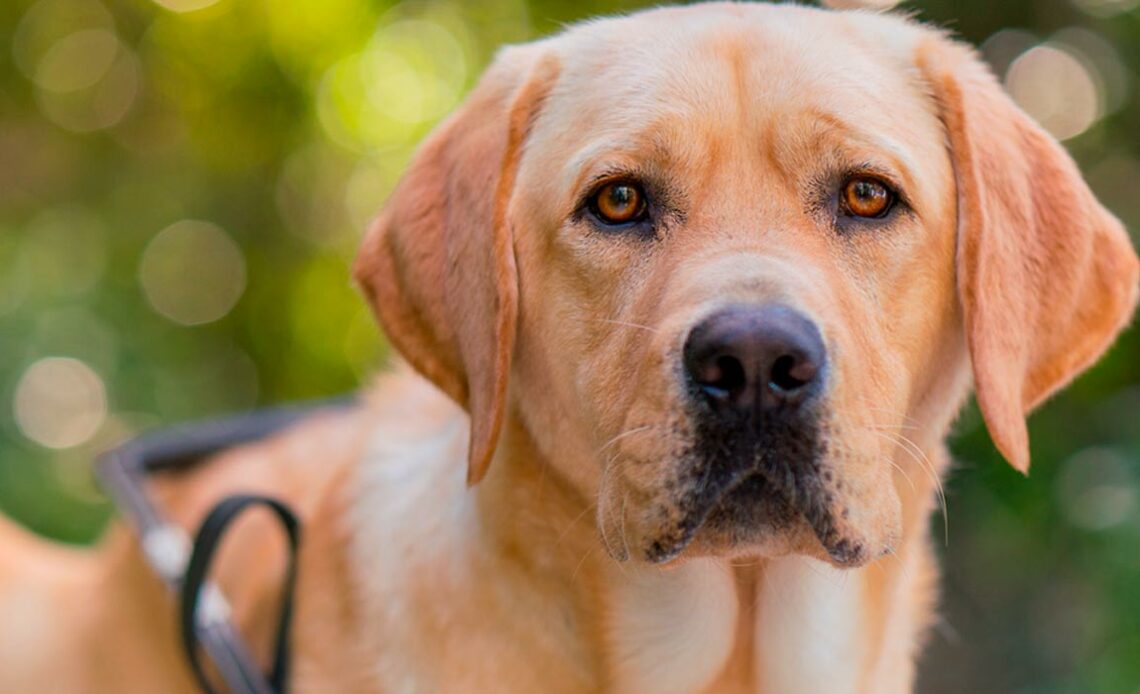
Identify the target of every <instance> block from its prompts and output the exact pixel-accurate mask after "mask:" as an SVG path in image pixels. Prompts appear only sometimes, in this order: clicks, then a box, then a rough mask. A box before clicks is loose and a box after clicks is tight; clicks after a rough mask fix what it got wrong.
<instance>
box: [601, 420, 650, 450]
mask: <svg viewBox="0 0 1140 694" xmlns="http://www.w3.org/2000/svg"><path fill="white" fill-rule="evenodd" d="M656 428H657V425H656V424H643V425H641V426H639V427H634V428H632V429H628V430H626V431H623V432H621V433H620V434H618V435H617V436H614V437H613V438H611V439H610V440H609V441H607V442H606V444H605V445H604V446H602V447H601V448H599V449H598V454H599V455H600V454H602V453H604V452H605V451H606V449H607V448H609V447H610V446H612V445H614V444H615V443H617V442H618V441H620V440H622V439H624V438H625V437H627V436H633V435H634V434H640V433H641V432H643V431H649V430H650V429H656Z"/></svg>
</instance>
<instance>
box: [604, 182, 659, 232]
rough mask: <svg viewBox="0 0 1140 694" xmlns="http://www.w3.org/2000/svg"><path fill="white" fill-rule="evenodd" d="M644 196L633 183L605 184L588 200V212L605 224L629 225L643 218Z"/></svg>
mask: <svg viewBox="0 0 1140 694" xmlns="http://www.w3.org/2000/svg"><path fill="white" fill-rule="evenodd" d="M645 207H646V206H645V194H644V193H642V191H641V188H640V187H638V186H637V185H636V184H634V183H628V182H615V183H607V184H606V185H604V186H602V187H601V188H599V189H598V192H596V193H594V196H593V197H592V198H591V199H590V210H591V211H592V212H593V213H594V216H596V217H597V218H598V219H599V220H601V221H602V222H604V223H605V224H614V225H617V224H629V223H630V222H636V221H639V220H640V219H642V218H644V217H645Z"/></svg>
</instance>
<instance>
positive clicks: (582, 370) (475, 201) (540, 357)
mask: <svg viewBox="0 0 1140 694" xmlns="http://www.w3.org/2000/svg"><path fill="white" fill-rule="evenodd" d="M1137 268H1138V264H1137V259H1136V256H1135V254H1134V252H1133V250H1132V248H1131V246H1130V243H1129V241H1128V238H1127V235H1126V233H1125V232H1124V230H1123V229H1122V227H1121V225H1120V224H1119V222H1117V220H1116V219H1115V218H1114V217H1113V216H1112V215H1111V214H1109V213H1108V212H1107V211H1105V210H1104V209H1103V208H1102V207H1101V206H1100V205H1099V203H1098V202H1097V201H1096V200H1095V199H1094V197H1093V195H1092V194H1091V193H1090V191H1089V190H1088V188H1087V187H1086V185H1085V184H1084V182H1083V181H1082V180H1081V177H1080V174H1079V172H1078V171H1077V169H1076V167H1075V166H1074V164H1073V162H1072V161H1071V160H1070V159H1069V157H1068V156H1067V155H1066V154H1065V152H1064V150H1063V149H1062V148H1061V147H1060V146H1059V145H1058V144H1057V143H1056V142H1055V141H1054V140H1053V139H1052V138H1050V137H1049V136H1048V135H1047V134H1045V133H1044V132H1043V131H1042V130H1041V129H1040V128H1039V127H1038V126H1037V125H1035V124H1034V123H1032V122H1031V121H1030V120H1029V119H1028V118H1027V117H1026V116H1025V115H1024V114H1023V113H1022V112H1020V111H1019V110H1018V109H1017V107H1016V106H1015V105H1014V104H1013V103H1012V102H1011V101H1010V100H1009V99H1008V98H1007V97H1006V95H1005V94H1004V93H1003V92H1002V90H1001V88H1000V87H999V86H998V84H997V83H996V82H995V81H994V79H993V78H992V76H990V74H989V73H988V71H987V70H986V68H984V67H983V66H982V65H981V64H980V63H979V62H978V60H977V59H976V58H975V57H974V56H973V55H972V54H971V53H970V51H969V50H968V49H966V48H965V47H963V46H960V45H958V44H956V43H954V42H952V41H950V40H948V39H946V38H945V37H943V36H942V35H940V34H938V33H936V32H934V31H931V30H928V29H925V28H923V27H921V26H919V25H917V24H914V23H912V22H909V21H906V20H903V19H899V18H895V17H890V16H882V15H872V14H865V13H854V14H850V13H837V12H826V11H821V10H814V9H808V8H802V7H794V6H767V5H745V4H716V5H704V6H697V7H692V8H685V9H666V10H654V11H650V12H646V13H642V14H636V15H633V16H629V17H625V18H619V19H610V20H604V21H599V22H594V23H589V24H585V25H582V26H579V27H577V28H573V29H571V30H569V31H567V32H566V33H564V34H562V35H560V36H558V37H555V38H552V39H549V40H545V41H541V42H538V43H534V44H530V45H527V46H522V47H516V48H510V49H507V50H505V51H504V52H503V53H502V54H501V55H500V56H499V58H498V59H497V60H496V62H495V63H494V65H493V66H492V67H491V68H490V69H489V70H488V72H487V74H486V75H485V76H484V77H483V79H482V81H481V82H480V83H479V86H478V87H477V88H476V89H475V91H474V92H473V94H472V95H471V96H470V98H469V99H468V101H467V102H466V103H465V104H464V106H463V107H462V108H461V109H460V110H459V111H458V112H457V113H455V114H454V115H453V116H452V117H451V118H450V119H449V120H448V121H447V122H445V123H444V124H443V125H441V126H440V127H439V128H438V129H437V130H436V132H435V133H434V134H433V135H432V136H431V137H430V138H429V139H428V140H427V142H425V143H424V145H423V146H422V148H421V149H420V151H419V153H418V154H417V156H416V158H415V160H414V162H413V163H412V165H411V168H410V170H409V172H408V174H407V175H406V177H405V179H404V180H403V182H402V183H401V184H400V185H399V187H398V188H397V190H396V191H395V193H394V194H393V195H392V198H391V200H390V201H389V202H388V205H387V206H386V207H385V209H384V210H383V212H382V214H381V215H380V217H379V219H378V220H377V222H376V223H375V225H374V226H373V228H372V230H371V232H370V234H369V235H368V237H367V239H366V240H365V242H364V246H363V249H362V251H361V255H360V258H359V260H358V263H357V266H356V271H357V277H358V279H359V281H360V283H361V284H362V285H363V287H364V289H365V291H366V293H367V295H368V296H369V298H370V299H371V300H372V302H373V303H374V305H375V308H376V311H377V314H378V315H379V318H380V320H381V321H382V323H383V324H384V326H385V328H386V330H387V332H388V335H389V336H390V338H391V340H392V342H393V343H394V344H395V346H396V347H397V348H398V349H399V350H400V351H401V352H402V353H403V354H404V356H405V357H406V358H407V359H408V360H409V361H410V362H411V363H412V364H413V365H414V366H415V367H416V368H417V369H418V370H419V371H420V372H422V373H423V374H425V375H426V376H427V377H428V378H430V379H431V380H432V381H434V382H435V383H436V384H437V385H438V386H439V387H440V388H441V389H442V390H444V391H445V392H447V393H448V394H449V395H450V396H451V397H453V398H454V399H455V400H457V401H458V402H459V403H461V404H462V405H463V406H464V407H466V408H467V410H468V411H469V412H470V414H471V423H472V428H471V447H470V461H469V480H470V481H471V482H475V481H477V480H479V479H480V478H481V477H482V475H483V474H484V472H485V471H486V470H487V468H488V465H489V464H490V462H491V459H492V458H493V457H494V454H495V450H496V445H497V441H498V438H499V431H500V429H501V427H502V424H503V422H504V419H505V418H507V417H510V418H513V419H515V420H517V422H518V423H519V424H520V426H521V427H522V428H523V430H525V431H526V432H528V434H529V436H530V437H531V439H533V442H534V444H535V445H536V447H537V449H538V451H539V452H540V455H541V456H542V457H544V458H546V459H547V460H549V461H551V464H553V465H554V466H556V467H557V472H558V473H560V474H561V475H562V476H563V477H564V478H565V479H567V480H569V481H570V482H571V483H572V484H573V485H575V486H576V487H577V488H578V489H580V490H581V491H583V492H584V493H587V494H590V495H596V498H597V499H598V522H599V525H600V529H601V531H602V532H601V534H602V536H603V538H604V539H605V542H606V545H607V547H608V549H609V550H610V552H611V554H613V555H614V556H615V557H619V558H624V557H627V556H633V557H636V558H641V559H645V560H648V561H652V562H662V561H666V560H669V559H671V558H673V557H675V556H677V555H679V554H680V553H682V552H683V551H684V552H686V554H699V553H714V554H719V555H730V554H743V553H753V554H755V553H761V554H777V553H788V552H799V553H805V554H809V555H812V556H816V557H819V558H823V559H826V560H829V561H831V562H833V563H835V564H837V565H841V566H854V565H859V564H861V563H864V562H866V561H868V560H870V559H873V558H875V557H877V556H879V555H881V554H883V553H884V552H887V551H890V549H891V548H892V546H893V545H894V544H895V543H896V542H897V541H898V540H899V536H900V532H901V527H902V520H901V516H902V509H901V504H900V489H899V488H898V487H897V486H896V485H897V484H898V481H899V480H901V479H903V478H904V477H906V478H910V479H911V480H915V479H917V480H919V481H920V483H921V481H922V480H923V479H924V475H934V474H937V473H936V471H934V470H924V469H923V466H924V463H923V461H922V459H921V451H914V450H910V449H911V448H913V447H914V440H918V441H920V442H929V441H931V440H933V437H937V436H940V435H941V434H942V433H943V432H944V431H945V428H946V427H947V426H948V424H949V421H950V419H951V418H952V417H953V416H954V413H955V412H956V410H957V408H958V407H959V406H960V404H961V401H962V398H963V397H964V396H965V393H966V391H967V389H968V387H969V383H970V377H971V373H972V376H973V382H974V384H975V386H976V390H977V396H978V401H979V404H980V406H981V410H982V413H983V415H984V417H985V420H986V423H987V425H988V427H989V430H990V432H991V435H992V437H993V439H994V441H995V443H996V444H997V446H998V448H999V449H1000V450H1001V452H1002V453H1003V454H1004V455H1005V457H1006V458H1007V459H1008V460H1009V461H1010V462H1011V463H1012V464H1013V465H1014V466H1016V467H1017V468H1019V469H1021V470H1026V469H1027V467H1028V464H1029V453H1028V444H1027V438H1026V429H1025V421H1024V420H1025V415H1026V413H1027V412H1028V411H1029V410H1030V409H1032V408H1033V407H1034V406H1035V405H1036V404H1037V403H1039V402H1040V401H1041V400H1042V399H1044V398H1046V397H1047V396H1048V395H1049V394H1050V393H1052V392H1053V391H1055V390H1056V389H1057V388H1059V387H1061V386H1062V385H1064V384H1065V383H1066V382H1067V381H1068V380H1069V379H1071V378H1072V377H1073V376H1074V375H1075V374H1076V373H1077V372H1079V371H1080V370H1082V369H1083V368H1085V367H1087V366H1088V365H1089V364H1090V363H1091V362H1092V361H1093V360H1094V359H1096V358H1097V356H1098V355H1099V354H1100V353H1101V352H1102V351H1103V350H1104V349H1105V348H1106V347H1107V346H1108V344H1109V343H1110V342H1111V341H1112V339H1113V338H1114V337H1115V335H1116V333H1117V332H1118V331H1119V330H1120V329H1121V327H1122V325H1123V324H1124V323H1125V322H1126V321H1127V319H1128V317H1129V316H1130V314H1131V311H1132V309H1133V306H1134V304H1135V302H1136V296H1137V272H1138V269H1137ZM971 365H972V370H971ZM900 453H902V454H903V455H900ZM909 454H913V455H909ZM905 466H912V467H911V470H910V471H909V474H908V471H907V469H906V467H905ZM900 473H901V474H900ZM904 483H905V482H904ZM924 488H926V489H929V485H926V486H925V487H924Z"/></svg>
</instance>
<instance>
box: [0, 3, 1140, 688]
mask: <svg viewBox="0 0 1140 694" xmlns="http://www.w3.org/2000/svg"><path fill="white" fill-rule="evenodd" d="M649 4H652V3H649V2H644V3H642V2H620V1H617V2H600V1H595V2H582V1H575V2H570V1H569V0H485V1H481V2H478V3H475V2H470V3H466V2H460V1H459V0H436V1H427V2H402V3H396V2H385V1H383V0H288V1H284V2H282V1H280V0H153V1H152V0H102V1H101V0H36V1H35V2H30V1H28V0H6V2H4V3H0V38H2V42H0V43H2V45H3V47H4V48H5V50H4V51H2V52H0V353H3V354H4V355H6V356H5V358H4V359H3V360H2V361H0V402H2V403H4V407H3V409H2V410H0V508H2V509H3V510H4V512H6V513H7V514H9V515H11V516H13V517H15V518H17V519H18V520H20V521H21V522H23V523H25V524H26V525H28V526H30V527H32V528H34V529H36V530H38V531H39V532H41V533H44V534H45V535H48V536H51V537H55V538H58V539H61V540H66V541H72V542H86V541H89V540H90V539H92V538H93V537H94V536H96V534H97V533H98V532H99V530H100V528H101V526H102V525H103V523H104V522H105V520H106V519H107V517H108V516H109V514H110V512H111V509H110V508H109V506H108V504H107V502H106V500H105V499H104V498H103V497H102V496H101V495H100V494H99V493H98V491H97V490H96V489H95V488H94V486H93V484H92V478H91V474H90V465H91V460H92V458H93V456H94V455H95V454H96V453H97V452H99V451H101V450H104V449H106V448H107V447H109V446H111V445H113V444H114V443H115V442H117V441H120V440H122V439H123V438H124V437H127V436H130V435H131V434H133V433H135V432H138V431H140V430H142V429H146V428H150V427H155V426H160V425H163V424H168V423H172V422H176V421H182V420H186V419H191V418H195V417H202V416H207V415H211V414H216V413H219V412H224V411H230V410H238V409H244V408H251V407H255V406H258V405H263V404H267V403H275V402H280V401H285V400H292V399H298V398H309V397H315V396H321V395H326V394H332V393H338V392H341V391H344V390H346V389H350V388H353V387H355V386H357V385H358V384H359V383H360V382H361V381H362V380H364V379H366V378H367V376H368V374H369V373H370V372H371V371H373V370H374V369H376V368H378V367H379V365H380V364H382V362H383V358H384V353H385V348H384V346H383V342H382V339H381V338H380V336H379V335H378V334H377V331H376V329H375V328H374V327H373V324H372V320H371V318H370V316H369V315H368V313H367V312H366V310H365V308H364V306H363V303H362V301H361V300H360V299H359V298H358V296H357V295H356V293H355V291H354V290H353V288H352V286H351V285H350V283H349V272H348V267H349V263H350V261H351V258H352V256H353V253H354V251H355V248H356V245H357V242H358V240H359V238H360V234H361V232H362V231H363V229H364V227H365V226H366V224H367V221H368V219H369V217H370V216H371V215H372V214H373V213H374V212H375V211H376V209H377V208H378V207H379V205H380V203H381V202H382V201H383V199H384V197H385V195H386V194H387V192H388V191H389V190H390V189H391V188H392V186H393V184H394V183H395V181H396V180H397V177H398V176H399V174H400V172H401V170H402V169H403V167H404V166H405V164H406V163H407V161H408V158H409V156H410V153H411V152H412V149H413V147H414V146H415V144H416V143H417V142H418V141H419V140H420V138H421V137H422V136H423V135H424V134H425V133H427V132H428V130H430V128H431V127H432V125H433V124H434V123H435V122H436V121H437V120H438V119H439V118H440V117H442V116H443V115H444V114H445V113H447V112H448V111H449V110H450V109H451V108H452V107H454V106H455V104H456V103H457V102H458V101H459V100H460V99H461V98H462V96H463V94H464V93H465V91H466V90H467V89H468V88H469V87H470V86H471V84H472V83H473V81H474V79H475V78H476V77H477V76H478V74H479V72H480V70H481V68H482V66H484V65H485V64H486V63H487V61H488V60H489V58H490V56H491V55H492V53H493V52H494V50H495V48H496V47H497V46H499V45H501V44H503V43H508V42H517V41H523V40H527V39H530V38H533V37H537V36H541V35H543V34H548V33H551V32H554V31H557V30H558V28H559V27H560V26H561V25H562V24H563V23H565V22H568V21H573V20H575V19H578V18H581V17H584V16H589V15H592V14H597V13H602V12H613V11H621V10H629V9H634V8H636V7H638V6H642V5H649ZM867 4H874V3H867ZM1138 5H1140V0H1032V1H1029V0H1018V1H1007V2H1000V3H999V2H994V1H993V0H964V1H958V2H950V1H949V0H930V1H928V2H915V3H909V4H907V5H906V6H905V7H906V8H907V9H910V10H913V11H915V12H916V13H917V15H918V16H919V17H920V18H922V19H924V20H927V21H930V22H933V23H936V24H939V25H942V26H946V27H948V28H951V29H953V30H954V31H955V32H957V33H958V34H960V35H961V36H962V37H964V38H965V39H967V40H969V41H971V42H973V43H975V44H977V45H980V46H981V47H982V50H983V54H984V55H985V57H986V58H987V59H988V60H989V61H990V62H991V64H992V65H993V67H994V70H995V71H996V72H997V74H998V75H999V76H1001V77H1003V78H1004V80H1005V83H1006V86H1007V88H1008V89H1009V91H1010V92H1011V93H1012V94H1013V95H1014V96H1015V98H1017V100H1018V101H1019V102H1020V103H1021V104H1022V105H1023V106H1024V107H1025V108H1026V109H1027V110H1028V111H1029V112H1030V113H1032V114H1033V115H1034V116H1036V117H1037V118H1038V119H1039V120H1040V121H1041V122H1042V123H1043V124H1044V125H1045V126H1046V127H1048V128H1049V129H1050V130H1051V131H1052V132H1053V133H1054V134H1056V135H1057V136H1058V137H1060V138H1062V139H1063V140H1065V142H1066V145H1067V146H1068V147H1069V149H1070V151H1072V152H1073V154H1074V155H1075V156H1076V158H1077V159H1078V161H1079V162H1080V164H1081V166H1082V169H1083V170H1084V171H1085V173H1086V175H1087V176H1088V178H1089V180H1090V181H1091V183H1092V185H1093V187H1094V188H1095V189H1096V191H1097V192H1098V194H1099V195H1100V197H1101V199H1102V200H1103V201H1104V202H1105V203H1106V204H1107V205H1108V206H1109V207H1110V208H1111V209H1113V210H1114V211H1116V212H1117V214H1119V215H1120V216H1121V217H1122V218H1123V219H1124V220H1125V222H1126V223H1127V224H1128V225H1129V227H1130V228H1131V229H1133V230H1135V229H1138V228H1140V159H1138V155H1140V151H1138V147H1140V125H1138V124H1140V98H1138V96H1137V87H1138V83H1137V78H1136V74H1137V72H1138V71H1140V8H1138ZM1031 432H1032V440H1033V456H1034V459H1033V472H1032V474H1031V475H1030V477H1029V478H1028V479H1023V478H1022V477H1021V476H1020V475H1018V474H1017V473H1015V472H1014V471H1012V470H1011V469H1010V468H1009V467H1007V466H1006V465H1005V464H1004V463H1002V461H1001V460H1000V459H999V457H998V456H997V454H996V453H995V451H994V450H993V448H992V446H991V445H990V443H989V440H988V438H987V436H986V434H985V431H984V428H983V427H982V426H981V424H980V420H979V417H978V416H977V414H976V412H975V411H974V410H973V409H972V408H971V409H970V410H968V411H967V412H966V413H965V414H964V416H963V417H962V419H961V421H960V422H959V425H958V431H957V434H956V436H955V438H954V440H953V450H954V452H955V456H956V468H955V471H954V473H953V475H952V477H951V479H950V481H949V483H948V503H949V527H948V531H947V533H946V534H947V535H948V538H949V539H948V542H947V543H942V542H941V541H940V542H939V545H940V551H941V553H942V554H943V555H944V564H945V576H944V586H945V599H944V610H943V615H944V618H943V619H942V621H941V622H940V623H939V625H938V626H937V628H936V629H935V631H934V635H933V645H932V647H931V648H930V650H929V653H928V655H927V657H926V659H925V661H924V665H923V676H922V679H921V682H920V690H921V691H928V692H960V691H975V692H1132V693H1135V692H1140V486H1138V484H1140V335H1138V334H1137V331H1135V330H1134V331H1132V332H1131V333H1130V334H1128V335H1126V336H1125V338H1124V339H1123V340H1122V342H1121V343H1120V344H1119V345H1118V346H1117V347H1116V348H1115V349H1114V350H1113V352H1112V354H1111V356H1110V358H1109V359H1108V360H1106V361H1105V362H1104V363H1102V364H1101V365H1100V366H1098V367H1097V368H1096V369H1095V371H1093V372H1092V373H1091V374H1089V375H1088V376H1086V377H1084V378H1082V379H1080V380H1079V381H1078V382H1077V383H1076V385H1075V386H1073V387H1072V388H1070V389H1069V390H1068V391H1067V392H1065V394H1063V395H1062V396H1060V397H1058V398H1056V399H1055V400H1054V401H1052V402H1051V403H1050V404H1048V405H1047V406H1046V407H1045V408H1044V409H1043V410H1042V411H1041V412H1040V413H1038V414H1037V415H1035V416H1034V417H1033V419H1032V421H1031ZM934 525H935V529H934V532H935V536H936V537H938V538H942V537H943V528H942V523H941V520H940V519H936V520H935V521H934ZM0 551H3V548H0Z"/></svg>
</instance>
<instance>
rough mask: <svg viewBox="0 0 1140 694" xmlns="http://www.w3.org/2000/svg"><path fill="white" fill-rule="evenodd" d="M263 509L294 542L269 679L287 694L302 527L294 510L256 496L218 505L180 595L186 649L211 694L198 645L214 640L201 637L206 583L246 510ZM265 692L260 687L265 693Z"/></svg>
mask: <svg viewBox="0 0 1140 694" xmlns="http://www.w3.org/2000/svg"><path fill="white" fill-rule="evenodd" d="M256 506H261V507H265V508H268V509H269V510H271V511H272V512H273V514H274V517H276V518H277V519H278V520H279V521H280V522H281V526H282V527H283V528H284V529H285V533H286V536H287V538H288V540H289V559H288V562H289V563H288V566H287V567H286V573H285V584H284V586H283V589H282V597H281V614H280V617H279V618H278V622H277V635H276V638H275V639H274V640H275V644H274V657H273V666H272V669H271V670H270V671H269V674H268V675H267V676H266V683H265V684H268V685H269V687H268V688H269V689H270V690H271V691H274V692H278V693H281V694H283V693H284V692H285V690H286V680H287V678H288V672H289V627H290V623H291V621H292V618H293V588H294V585H295V583H296V579H297V546H298V543H299V542H300V536H301V525H300V522H299V521H298V520H297V516H296V515H295V514H294V513H293V511H292V510H291V509H290V508H289V507H288V506H286V505H285V504H283V503H281V502H280V501H278V500H277V499H273V498H271V497H267V496H257V495H252V494H238V495H234V496H230V497H226V498H225V499H223V500H222V501H221V502H219V503H218V505H217V506H215V507H214V508H213V509H212V510H211V511H210V513H209V515H207V516H206V519H205V520H204V521H202V526H201V527H200V528H199V529H198V535H197V537H195V538H194V549H193V551H192V552H191V554H190V563H189V565H188V566H187V568H186V576H185V578H184V580H183V582H182V590H181V596H180V607H181V610H180V612H181V630H182V645H183V648H184V649H185V650H186V657H187V659H188V660H189V661H190V666H191V668H192V669H193V670H194V675H195V676H196V677H197V678H198V683H199V684H201V685H202V689H203V690H204V691H206V692H208V693H209V694H213V693H214V692H215V691H216V690H215V689H214V686H213V685H212V684H211V682H210V679H209V677H208V676H207V675H206V672H205V670H204V669H203V667H202V661H201V657H200V655H199V649H198V646H199V644H200V642H201V640H202V639H203V638H208V637H209V636H208V631H206V632H205V633H201V630H202V627H200V625H199V624H198V623H197V619H196V617H197V613H198V603H199V600H200V599H201V597H202V587H203V585H204V584H205V582H206V580H207V578H208V575H209V572H210V564H211V562H212V561H213V558H214V552H215V551H216V550H217V547H218V545H219V543H220V541H221V539H222V537H223V536H224V535H225V532H226V530H227V529H228V528H229V527H230V524H231V522H232V521H233V520H235V519H236V518H237V517H238V516H240V515H241V514H242V512H243V511H245V510H246V509H249V508H251V507H256ZM259 689H260V688H259Z"/></svg>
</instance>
